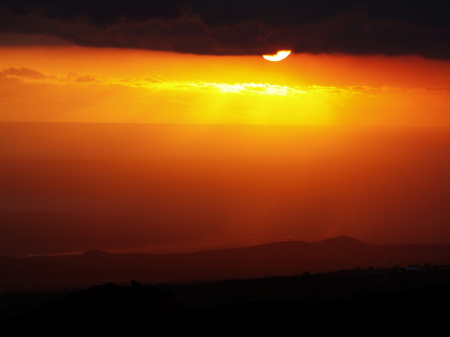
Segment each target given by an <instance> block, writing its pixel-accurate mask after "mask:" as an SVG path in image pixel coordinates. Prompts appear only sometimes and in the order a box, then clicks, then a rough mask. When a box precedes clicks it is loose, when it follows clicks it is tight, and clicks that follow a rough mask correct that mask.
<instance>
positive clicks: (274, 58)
mask: <svg viewBox="0 0 450 337" xmlns="http://www.w3.org/2000/svg"><path fill="white" fill-rule="evenodd" d="M290 53H291V51H290V50H279V51H278V52H277V53H276V54H274V55H263V57H264V58H265V59H266V60H268V61H281V60H284V59H285V58H286V57H288V56H289V54H290Z"/></svg>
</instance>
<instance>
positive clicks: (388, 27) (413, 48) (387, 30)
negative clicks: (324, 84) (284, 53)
mask: <svg viewBox="0 0 450 337" xmlns="http://www.w3.org/2000/svg"><path fill="white" fill-rule="evenodd" d="M0 32H3V33H24V34H36V35H40V36H42V35H47V36H53V37H58V38H62V39H64V40H66V41H69V42H71V43H75V44H78V45H83V46H99V47H119V48H140V49H150V50H170V51H176V52H184V53H196V54H211V55H242V54H244V55H252V54H256V55H259V54H262V53H269V52H274V51H275V50H276V49H293V50H294V51H295V52H310V53H348V54H357V55H372V54H385V55H406V54H417V55H422V56H424V57H428V58H436V59H450V43H448V41H450V3H449V2H447V1H414V0H409V1H374V0H372V1H369V0H365V1H364V0H360V1H355V0H343V1H336V0H322V1H312V0H296V1H293V0H276V1H274V0H266V1H246V0H217V1H212V0H209V1H206V0H152V1H144V0H128V1H113V0H108V1H106V0H98V1H92V0H78V1H69V0H66V1H63V0H59V1H57V0H40V1H39V0H38V1H30V0H0Z"/></svg>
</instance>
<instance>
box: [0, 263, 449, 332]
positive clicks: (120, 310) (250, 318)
mask: <svg viewBox="0 0 450 337" xmlns="http://www.w3.org/2000/svg"><path fill="white" fill-rule="evenodd" d="M5 296H7V294H5V295H3V296H2V297H1V299H2V301H3V302H2V305H3V306H5ZM8 296H10V297H9V298H11V296H13V295H12V294H9V295H8ZM16 296H17V297H16V299H18V298H20V296H23V297H22V298H23V299H25V298H26V296H25V294H22V295H19V294H16ZM448 303H450V272H448V271H443V270H430V271H417V272H408V271H404V270H401V269H389V270H385V271H373V270H372V271H368V270H366V271H361V270H354V271H352V272H350V271H347V272H340V273H329V274H317V275H310V274H304V275H300V276H296V277H274V278H264V279H254V280H230V281H221V282H212V283H198V284H184V285H182V284H178V285H160V286H149V285H140V284H139V283H137V282H135V281H133V283H132V285H130V286H118V285H115V284H112V283H108V284H104V285H102V286H96V287H92V288H90V289H87V290H81V291H74V292H71V293H68V294H64V295H61V296H59V298H58V296H55V295H53V299H51V300H49V301H48V302H47V303H46V304H43V305H41V306H40V307H38V308H35V309H34V310H31V311H26V312H22V313H18V314H16V315H15V316H13V317H11V316H10V317H7V318H5V317H4V318H3V324H2V325H3V330H4V331H7V332H8V333H9V335H13V334H14V335H15V334H17V335H21V334H24V333H32V334H36V333H38V332H45V333H46V335H68V334H74V333H76V334H86V333H88V334H92V333H101V334H102V335H105V336H108V335H111V336H116V335H120V336H125V335H141V334H142V333H145V334H146V335H151V336H164V335H184V334H192V333H194V334H195V335H202V336H236V335H239V336H240V335H242V336H243V335H255V334H264V335H266V334H267V333H274V334H277V335H281V336H287V335H291V334H292V333H293V332H294V334H295V335H303V334H308V335H317V336H324V335H330V334H331V333H345V334H346V335H358V334H367V333H368V332H370V333H383V334H384V335H392V333H393V332H394V331H402V332H405V331H410V332H412V331H415V330H416V329H419V328H425V329H427V330H429V329H437V328H446V326H447V322H448V317H450V315H449V314H450V307H449V306H448Z"/></svg>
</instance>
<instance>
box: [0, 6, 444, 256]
mask: <svg viewBox="0 0 450 337" xmlns="http://www.w3.org/2000/svg"><path fill="white" fill-rule="evenodd" d="M94 2H95V1H94ZM113 3H114V5H111V8H109V9H108V10H107V11H106V10H105V8H104V4H103V3H99V4H97V3H96V4H95V5H93V4H91V3H90V2H86V1H82V2H80V3H78V2H77V5H76V6H75V5H73V4H72V3H70V2H66V1H58V2H54V1H50V2H48V1H47V2H46V1H43V2H38V4H34V2H32V1H28V0H23V1H19V2H17V3H16V2H14V3H13V2H12V1H7V3H6V4H0V21H1V22H2V23H3V26H2V27H0V255H18V256H19V255H21V256H24V255H33V254H41V253H42V254H44V253H45V254H47V253H48V254H58V253H63V252H81V251H84V250H88V249H105V250H110V251H127V252H131V251H146V252H148V251H157V252H180V251H195V250H198V249H203V248H208V249H215V248H218V247H243V246H248V245H251V244H261V243H268V242H275V241H292V240H305V241H314V240H322V239H326V238H329V237H333V236H340V235H348V236H351V237H355V238H357V239H360V240H363V241H366V242H369V243H380V244H384V243H416V242H422V243H437V242H441V241H442V242H449V243H450V227H449V225H448V224H449V223H450V222H449V221H450V211H449V210H448V200H450V199H449V198H450V195H449V193H450V192H449V191H450V180H449V178H448V177H449V175H448V172H449V171H450V161H449V159H448V158H449V156H448V152H449V149H450V136H449V135H450V132H449V130H450V129H449V128H450V108H449V107H450V80H449V79H450V56H449V55H450V47H449V44H448V41H449V36H450V26H449V24H448V20H447V17H441V16H439V15H434V14H433V13H440V12H442V13H446V11H444V10H442V11H436V12H434V10H433V13H429V15H427V16H424V17H422V10H420V11H419V10H418V9H414V8H415V7H414V6H406V5H405V11H403V10H399V8H403V7H402V6H403V5H402V6H400V5H399V7H398V8H397V7H396V6H394V5H392V6H393V7H392V8H391V7H389V6H391V5H389V6H388V5H386V6H381V7H378V5H376V4H375V3H373V4H372V3H370V4H369V3H366V2H364V3H363V4H360V3H356V2H355V3H353V2H350V3H349V4H348V6H347V5H346V6H338V5H336V4H335V3H332V2H331V1H330V6H328V7H327V10H326V11H324V7H323V6H322V5H320V6H319V4H317V3H315V2H305V3H304V2H301V1H300V2H295V1H290V2H286V6H278V3H277V2H271V1H269V2H266V1H265V2H261V4H259V5H258V6H254V5H252V4H250V2H245V1H244V2H239V1H230V2H226V3H227V4H226V5H225V2H224V3H222V2H220V3H217V4H214V6H212V5H210V4H207V3H206V2H197V1H194V2H189V3H186V4H184V5H181V3H184V2H183V1H181V2H178V1H175V2H171V1H168V2H166V1H161V2H145V1H144V2H141V1H137V2H136V3H135V2H134V1H132V3H133V5H131V4H119V3H116V2H114V1H113ZM442 6H443V5H442ZM431 8H432V7H430V8H429V10H432V9H431ZM384 11H388V12H387V13H386V15H383V13H384ZM432 14H433V15H432ZM431 18H433V19H432V20H431ZM447 26H448V27H447ZM424 27H425V28H424ZM386 36H389V39H387V38H386ZM277 50H278V52H277V53H276V54H274V55H267V54H266V53H272V52H275V51H277ZM291 50H292V53H291ZM261 56H263V57H261ZM267 60H269V61H275V62H267ZM281 60H282V61H281ZM276 61H281V62H276Z"/></svg>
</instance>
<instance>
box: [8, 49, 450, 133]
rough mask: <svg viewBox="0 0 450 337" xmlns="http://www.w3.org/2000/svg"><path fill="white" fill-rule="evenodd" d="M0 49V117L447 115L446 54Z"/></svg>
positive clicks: (444, 121) (254, 119) (207, 120)
mask: <svg viewBox="0 0 450 337" xmlns="http://www.w3.org/2000/svg"><path fill="white" fill-rule="evenodd" d="M1 52H2V55H3V56H4V57H3V58H2V60H1V61H0V69H1V70H0V97H1V101H0V108H1V109H0V120H1V121H58V122H135V123H136V122H145V123H191V124H192V123H200V124H216V123H218V124H288V125H290V124H303V125H311V124H327V125H424V124H425V125H434V124H438V125H450V117H449V116H448V114H447V113H446V111H447V109H446V106H448V103H449V102H450V95H449V93H450V91H449V89H448V83H447V78H448V76H449V75H450V62H446V61H440V62H437V61H426V60H424V59H420V58H417V57H416V58H385V57H371V58H363V57H354V56H353V57H344V56H315V57H312V56H310V55H293V56H291V57H290V58H289V59H287V60H286V61H284V62H283V63H276V64H275V63H269V62H265V61H264V60H261V59H260V58H258V57H256V56H254V57H250V56H249V57H219V56H196V55H180V54H175V53H156V52H144V51H131V50H116V49H110V50H107V51H105V50H101V49H87V48H80V47H58V48H55V47H46V48H4V49H3V50H2V51H1ZM418 64H419V65H420V67H419V68H418V67H417V65H418ZM349 70H352V72H349ZM405 74H407V75H408V77H406V79H405ZM412 78H413V79H412Z"/></svg>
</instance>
